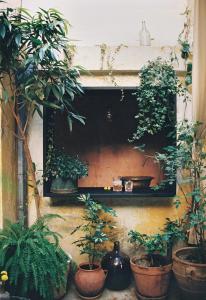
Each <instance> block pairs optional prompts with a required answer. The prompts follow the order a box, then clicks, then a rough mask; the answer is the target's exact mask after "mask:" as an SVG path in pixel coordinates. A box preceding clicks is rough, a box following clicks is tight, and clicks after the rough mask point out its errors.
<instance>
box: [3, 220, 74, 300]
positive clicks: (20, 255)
mask: <svg viewBox="0 0 206 300" xmlns="http://www.w3.org/2000/svg"><path fill="white" fill-rule="evenodd" d="M54 217H59V216H58V215H45V216H43V217H41V218H39V219H38V220H37V221H36V223H34V224H33V225H32V226H31V227H25V225H24V224H23V221H19V222H17V223H9V222H8V223H7V225H6V227H5V228H4V229H3V230H1V231H0V267H1V270H2V269H3V270H6V271H7V272H8V274H9V285H10V293H11V295H15V296H20V297H26V298H30V299H36V300H37V299H38V300H39V299H42V300H53V299H54V296H55V295H58V292H60V291H61V292H62V289H63V293H64V294H65V292H66V283H67V272H68V260H69V257H68V255H67V254H66V253H65V252H64V251H63V250H62V249H61V247H60V246H59V234H58V233H56V232H54V231H52V230H51V229H49V227H48V225H47V222H48V221H49V220H50V219H51V218H54ZM61 296H62V295H61Z"/></svg>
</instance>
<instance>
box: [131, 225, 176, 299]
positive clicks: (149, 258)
mask: <svg viewBox="0 0 206 300" xmlns="http://www.w3.org/2000/svg"><path fill="white" fill-rule="evenodd" d="M128 235H129V241H130V242H131V243H132V244H133V245H134V246H135V247H138V248H139V247H142V248H143V250H144V254H143V255H141V256H135V257H133V258H131V260H130V265H131V269H132V272H133V275H134V279H135V284H136V290H137V294H138V296H139V297H145V298H158V299H159V298H160V299H165V297H166V296H167V291H168V288H169V283H170V277H171V271H172V263H171V249H172V246H173V243H174V241H175V240H176V239H178V238H180V237H182V230H181V228H180V226H179V224H178V223H177V222H176V221H170V220H169V219H168V220H167V223H166V224H165V228H164V232H162V233H157V234H154V235H147V234H143V233H139V232H137V231H134V230H131V231H130V232H129V234H128Z"/></svg>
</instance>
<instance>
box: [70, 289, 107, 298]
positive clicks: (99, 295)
mask: <svg viewBox="0 0 206 300" xmlns="http://www.w3.org/2000/svg"><path fill="white" fill-rule="evenodd" d="M76 293H77V295H78V296H79V297H80V298H81V299H85V300H93V299H98V298H99V297H101V295H102V292H101V293H100V294H98V295H97V296H94V297H85V296H82V295H81V294H80V293H79V292H78V291H77V290H76Z"/></svg>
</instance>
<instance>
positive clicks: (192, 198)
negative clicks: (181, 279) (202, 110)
mask: <svg viewBox="0 0 206 300" xmlns="http://www.w3.org/2000/svg"><path fill="white" fill-rule="evenodd" d="M156 159H157V160H158V161H159V162H160V164H161V165H162V168H163V169H164V172H165V175H166V178H165V179H164V180H163V181H162V183H161V185H160V186H162V185H164V184H167V183H169V184H172V183H173V182H175V181H176V180H177V184H178V186H179V188H180V190H181V191H182V195H183V197H184V198H185V201H186V202H187V204H188V208H187V212H186V214H185V216H184V217H183V220H182V223H183V225H184V226H183V227H184V230H185V233H186V232H189V233H190V234H189V236H188V237H191V234H192V236H193V237H194V244H196V245H197V248H198V257H197V261H198V262H202V263H206V240H205V230H206V214H205V209H206V194H205V188H206V187H205V179H206V177H205V169H206V160H205V159H206V149H205V128H204V127H203V126H202V124H201V123H200V122H195V123H194V122H189V121H187V120H183V121H182V122H180V123H178V124H177V145H176V146H168V147H166V148H165V149H164V152H163V153H157V155H156ZM185 184H186V185H188V186H189V187H190V189H189V192H187V191H185V190H184V185H185ZM180 200H181V199H180V197H177V200H176V206H177V207H178V206H179V205H180V203H181V201H180Z"/></svg>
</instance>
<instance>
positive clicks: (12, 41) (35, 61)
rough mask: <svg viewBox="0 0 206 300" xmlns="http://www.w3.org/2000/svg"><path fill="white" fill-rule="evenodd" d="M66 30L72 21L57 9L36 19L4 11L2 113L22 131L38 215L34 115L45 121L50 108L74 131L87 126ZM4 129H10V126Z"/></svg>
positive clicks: (0, 20) (0, 31)
mask: <svg viewBox="0 0 206 300" xmlns="http://www.w3.org/2000/svg"><path fill="white" fill-rule="evenodd" d="M67 31H68V23H67V22H66V21H65V19H64V18H63V16H62V15H61V14H60V13H59V12H58V11H56V10H55V9H49V10H47V11H46V10H43V9H40V10H39V11H38V12H37V13H36V14H35V15H34V16H31V15H30V14H29V12H28V11H27V10H25V9H22V8H21V9H19V10H14V9H11V8H7V9H1V10H0V84H1V86H2V94H1V96H0V105H1V110H2V112H3V113H5V114H6V113H7V111H9V112H10V114H11V116H12V118H13V120H14V122H15V125H16V127H17V131H16V132H13V131H12V132H13V134H14V135H15V137H16V138H18V139H20V140H22V142H23V147H24V151H25V158H26V162H27V169H28V173H29V175H30V178H31V180H32V186H33V189H34V197H35V203H36V208H37V216H40V210H39V202H40V196H39V192H38V188H37V183H36V176H35V170H34V167H33V163H32V158H31V154H30V150H29V145H28V128H29V125H30V123H31V119H32V117H33V115H34V113H36V112H37V113H38V114H39V115H40V116H41V117H42V107H49V108H52V109H56V110H62V111H65V112H66V114H67V119H68V122H69V126H70V127H71V126H72V121H73V120H74V119H78V120H79V121H80V122H82V123H84V119H83V118H82V117H81V116H79V115H78V113H76V111H75V109H74V107H73V102H74V98H75V95H79V94H81V93H82V88H81V85H80V84H79V83H78V81H77V79H78V77H79V69H78V68H71V67H70V66H69V65H68V61H67V59H66V58H67V57H68V55H67V51H68V42H69V40H68V38H67ZM6 108H7V110H6ZM22 111H24V112H25V118H24V120H23V119H22V118H21V114H22ZM5 126H6V127H7V129H8V130H10V126H9V124H8V123H6V124H5Z"/></svg>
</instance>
